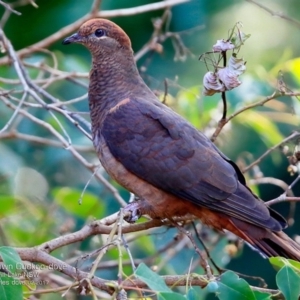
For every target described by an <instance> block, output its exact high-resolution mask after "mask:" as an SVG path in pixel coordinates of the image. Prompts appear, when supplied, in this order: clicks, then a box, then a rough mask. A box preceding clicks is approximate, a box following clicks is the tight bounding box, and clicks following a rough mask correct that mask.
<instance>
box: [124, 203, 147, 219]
mask: <svg viewBox="0 0 300 300" xmlns="http://www.w3.org/2000/svg"><path fill="white" fill-rule="evenodd" d="M123 212H124V215H125V216H124V220H125V221H126V222H128V223H135V222H136V221H137V220H138V219H139V218H140V217H141V216H142V213H141V210H140V205H139V202H138V201H137V202H132V203H130V204H128V205H126V206H125V207H124V209H123Z"/></svg>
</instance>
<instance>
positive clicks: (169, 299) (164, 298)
mask: <svg viewBox="0 0 300 300" xmlns="http://www.w3.org/2000/svg"><path fill="white" fill-rule="evenodd" d="M157 296H158V299H159V300H186V298H185V297H184V296H182V295H181V294H178V293H167V292H163V293H158V294H157Z"/></svg>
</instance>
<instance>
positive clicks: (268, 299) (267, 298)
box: [253, 291, 272, 300]
mask: <svg viewBox="0 0 300 300" xmlns="http://www.w3.org/2000/svg"><path fill="white" fill-rule="evenodd" d="M253 294H254V296H255V299H256V300H272V295H271V294H269V293H263V292H259V291H253Z"/></svg>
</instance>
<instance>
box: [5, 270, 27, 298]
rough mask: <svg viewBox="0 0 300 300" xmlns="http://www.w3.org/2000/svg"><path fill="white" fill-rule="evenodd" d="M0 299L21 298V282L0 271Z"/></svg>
mask: <svg viewBox="0 0 300 300" xmlns="http://www.w3.org/2000/svg"><path fill="white" fill-rule="evenodd" d="M0 299H1V300H12V299H14V300H23V292H22V284H21V282H20V281H19V280H18V279H14V278H12V277H10V276H8V275H4V274H3V273H0Z"/></svg>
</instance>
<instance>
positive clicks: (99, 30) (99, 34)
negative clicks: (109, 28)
mask: <svg viewBox="0 0 300 300" xmlns="http://www.w3.org/2000/svg"><path fill="white" fill-rule="evenodd" d="M104 35H105V31H104V30H103V29H97V30H96V31H95V36H96V37H101V36H104Z"/></svg>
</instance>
